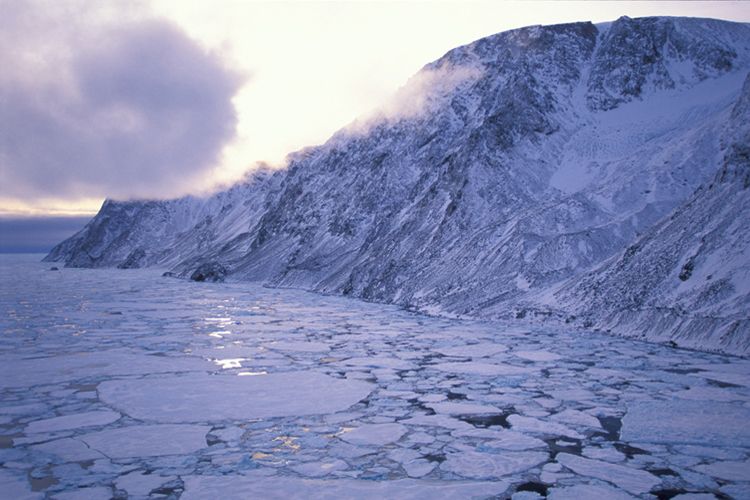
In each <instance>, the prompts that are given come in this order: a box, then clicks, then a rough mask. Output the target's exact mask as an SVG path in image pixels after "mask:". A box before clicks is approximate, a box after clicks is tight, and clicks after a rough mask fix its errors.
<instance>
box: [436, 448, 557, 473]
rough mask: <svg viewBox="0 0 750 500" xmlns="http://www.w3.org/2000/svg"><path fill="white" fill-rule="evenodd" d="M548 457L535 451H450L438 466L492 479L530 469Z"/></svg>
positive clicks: (445, 469) (453, 471)
mask: <svg viewBox="0 0 750 500" xmlns="http://www.w3.org/2000/svg"><path fill="white" fill-rule="evenodd" d="M548 458H549V455H548V454H547V453H542V452H536V451H508V452H504V453H502V454H494V453H479V452H476V451H464V452H459V453H450V454H448V455H447V457H446V460H445V462H443V463H442V464H440V468H441V469H442V470H444V471H447V472H452V473H454V474H456V475H458V476H462V477H467V478H472V479H493V478H499V477H503V476H507V475H509V474H516V473H518V472H523V471H525V470H527V469H530V468H532V467H534V466H536V465H539V464H540V463H542V462H544V461H546V460H547V459H548Z"/></svg>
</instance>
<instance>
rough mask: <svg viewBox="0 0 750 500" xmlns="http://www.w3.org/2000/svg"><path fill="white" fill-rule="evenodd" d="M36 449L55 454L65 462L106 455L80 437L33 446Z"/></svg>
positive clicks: (93, 458) (94, 458)
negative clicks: (92, 447)
mask: <svg viewBox="0 0 750 500" xmlns="http://www.w3.org/2000/svg"><path fill="white" fill-rule="evenodd" d="M31 449H32V450H34V451H41V452H44V453H49V454H51V455H55V456H57V457H58V458H60V459H61V460H63V461H65V462H83V461H86V460H96V459H98V458H104V456H103V455H102V454H101V453H99V452H98V451H96V450H92V449H91V448H89V447H88V446H86V444H85V443H83V442H81V441H80V440H78V439H73V438H62V439H56V440H54V441H48V442H46V443H41V444H37V445H34V446H32V447H31Z"/></svg>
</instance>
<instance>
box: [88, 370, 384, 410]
mask: <svg viewBox="0 0 750 500" xmlns="http://www.w3.org/2000/svg"><path fill="white" fill-rule="evenodd" d="M372 387H373V386H372V385H371V384H369V383H367V382H362V381H358V380H350V379H338V378H333V377H329V376H328V375H324V374H322V373H318V372H314V371H294V372H282V373H270V374H268V375H261V376H257V377H237V376H232V375H208V374H188V375H182V376H163V377H158V378H147V379H139V380H112V381H107V382H103V383H101V384H100V385H99V394H100V397H101V398H102V400H103V401H104V402H106V403H107V404H109V405H111V406H114V407H115V408H118V409H120V410H122V411H124V412H125V413H127V414H128V415H130V416H131V417H134V418H138V419H141V420H150V421H157V422H206V421H220V420H247V419H254V418H269V417H283V416H297V415H314V414H320V413H333V412H337V411H341V410H345V409H347V408H349V407H350V406H352V405H353V404H355V403H356V402H358V401H360V400H361V399H364V398H365V397H367V395H368V394H369V393H370V391H371V390H372Z"/></svg>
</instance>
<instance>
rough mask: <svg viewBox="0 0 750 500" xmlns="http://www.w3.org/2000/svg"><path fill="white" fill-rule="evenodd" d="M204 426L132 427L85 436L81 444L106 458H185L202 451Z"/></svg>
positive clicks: (204, 433)
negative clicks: (165, 456) (163, 456)
mask: <svg viewBox="0 0 750 500" xmlns="http://www.w3.org/2000/svg"><path fill="white" fill-rule="evenodd" d="M210 430H211V427H208V426H205V425H171V424H163V425H133V426H129V427H120V428H117V429H107V430H104V431H99V432H94V433H91V434H84V435H83V436H81V438H80V439H81V440H82V441H84V442H85V443H86V444H87V445H89V446H90V447H91V448H93V449H95V450H97V451H100V452H102V453H103V454H104V455H106V456H107V457H109V458H130V457H155V456H162V455H185V454H189V453H193V452H195V451H197V450H199V449H201V448H205V447H206V446H207V444H206V434H207V433H208V431H210Z"/></svg>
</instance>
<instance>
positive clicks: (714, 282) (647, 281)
mask: <svg viewBox="0 0 750 500" xmlns="http://www.w3.org/2000/svg"><path fill="white" fill-rule="evenodd" d="M748 221H750V77H748V78H747V80H746V81H745V85H744V88H743V91H742V95H741V97H740V99H739V100H738V102H737V104H736V105H735V106H734V109H733V110H732V113H731V116H730V120H729V122H728V123H727V126H726V128H725V150H724V156H723V161H722V165H721V168H720V169H719V171H718V172H717V174H716V176H715V178H714V179H712V180H711V182H710V183H707V184H705V185H703V186H701V187H700V188H698V190H697V191H696V193H695V194H694V195H693V196H692V197H691V198H690V199H689V200H688V201H687V202H686V203H684V204H683V205H681V206H680V207H678V208H677V209H676V210H674V211H673V212H672V213H671V215H670V216H669V217H667V218H665V219H664V220H662V221H661V222H660V223H658V224H657V225H656V226H654V227H653V228H652V229H651V230H649V231H648V232H647V233H646V234H645V235H643V236H642V237H641V238H639V239H638V240H636V241H635V242H634V243H633V244H631V245H630V246H628V248H627V249H626V250H625V251H624V252H622V253H621V254H619V255H618V256H617V257H616V258H613V259H611V260H610V261H609V262H607V263H606V264H605V265H603V266H602V267H600V268H599V269H597V270H596V271H594V272H592V273H588V274H586V275H584V276H582V277H580V278H576V279H574V280H573V282H572V283H571V284H569V285H567V286H566V287H564V288H563V290H561V291H560V292H559V293H558V298H559V302H560V303H561V304H563V305H564V306H565V309H566V310H569V311H576V312H578V313H579V314H583V315H585V316H586V317H587V318H588V321H589V322H591V323H595V324H596V326H599V327H601V328H604V329H611V330H613V331H614V332H616V333H620V334H624V335H629V336H636V337H644V338H648V339H652V340H671V341H673V342H676V343H678V344H679V345H684V346H689V347H698V348H700V347H706V346H715V347H716V348H718V349H722V350H726V351H729V352H744V353H747V352H750V223H749V222H748Z"/></svg>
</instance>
